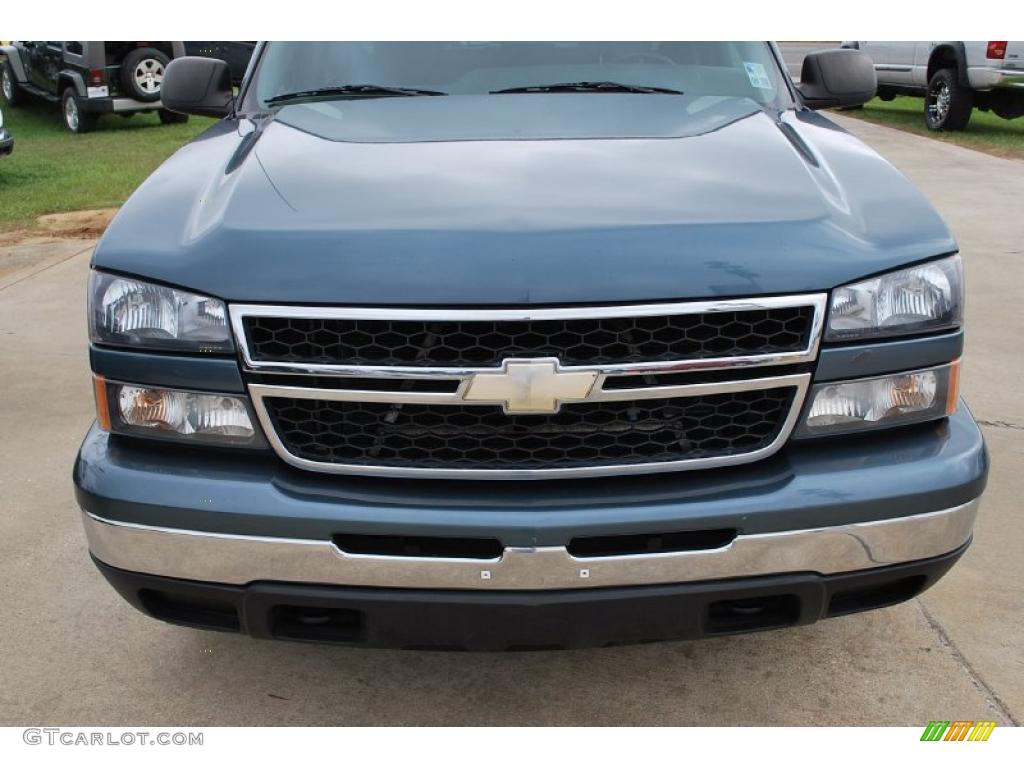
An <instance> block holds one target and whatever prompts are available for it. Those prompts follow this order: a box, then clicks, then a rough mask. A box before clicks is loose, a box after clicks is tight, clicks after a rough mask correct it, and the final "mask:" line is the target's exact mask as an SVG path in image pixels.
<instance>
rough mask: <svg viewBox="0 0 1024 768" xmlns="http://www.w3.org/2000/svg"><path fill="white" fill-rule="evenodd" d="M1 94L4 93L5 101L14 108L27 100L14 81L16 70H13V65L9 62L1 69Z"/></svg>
mask: <svg viewBox="0 0 1024 768" xmlns="http://www.w3.org/2000/svg"><path fill="white" fill-rule="evenodd" d="M0 92H3V94H4V100H5V101H6V102H7V103H8V104H10V105H11V106H12V107H16V106H18V105H19V104H21V103H22V102H23V101H24V100H25V94H24V93H23V92H22V90H21V88H19V87H18V83H17V81H16V80H15V79H14V70H13V69H11V64H10V62H7V61H5V62H4V65H3V67H2V68H0Z"/></svg>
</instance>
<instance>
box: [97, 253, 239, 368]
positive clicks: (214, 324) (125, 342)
mask: <svg viewBox="0 0 1024 768" xmlns="http://www.w3.org/2000/svg"><path fill="white" fill-rule="evenodd" d="M89 336H90V338H91V339H92V340H93V341H94V342H96V343H98V344H117V345H120V346H132V347H139V348H148V349H167V350H180V351H186V352H229V351H231V350H232V348H233V345H232V343H231V332H230V328H229V326H228V311H227V307H226V306H225V305H224V302H223V301H221V300H220V299H211V298H209V297H207V296H199V295H197V294H194V293H188V292H187V291H179V290H176V289H174V288H167V287H166V286H163V285H154V284H153V283H146V282H143V281H141V280H134V279H132V278H127V277H118V276H117V275H108V274H104V273H103V272H93V273H92V277H91V278H90V282H89Z"/></svg>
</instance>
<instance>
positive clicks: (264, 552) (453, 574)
mask: <svg viewBox="0 0 1024 768" xmlns="http://www.w3.org/2000/svg"><path fill="white" fill-rule="evenodd" d="M977 506H978V502H977V501H971V502H969V503H967V504H962V505H960V506H957V507H953V508H952V509H946V510H941V511H938V512H931V513H927V514H924V515H911V516H909V517H897V518H893V519H891V520H879V521H875V522H871V523H854V524H851V525H841V526H833V527H828V528H817V529H812V530H799V531H780V532H777V533H762V534H746V535H745V534H740V535H738V536H736V537H735V538H733V539H732V540H731V541H730V542H729V543H727V544H725V545H724V546H720V547H716V548H713V549H692V550H683V551H673V552H657V553H651V554H622V555H612V556H596V557H586V556H574V555H573V554H571V553H570V552H569V550H568V549H567V548H566V547H564V546H561V547H505V548H504V550H503V551H502V553H501V554H500V556H498V557H494V558H480V559H476V558H455V557H410V556H396V555H368V554H350V553H347V552H345V551H342V550H341V549H340V548H339V547H338V546H337V545H336V544H335V543H333V542H332V541H330V540H328V541H320V540H310V539H281V538H268V537H256V536H231V535H226V534H211V533H202V532H199V531H183V530H176V529H170V528H154V527H150V526H139V525H131V524H125V523H115V522H112V521H109V520H103V519H101V518H98V517H96V516H94V515H90V514H89V513H87V512H85V513H83V516H82V519H83V523H84V525H85V532H86V537H87V538H88V540H89V549H90V550H91V551H92V554H93V556H94V557H95V558H96V559H98V560H100V561H101V562H103V563H105V564H107V565H109V566H113V567H116V568H119V569H122V570H127V571H139V572H147V573H152V574H158V575H161V576H168V577H172V578H176V579H188V580H192V581H207V582H217V583H222V584H236V585H244V584H250V583H253V582H257V581H276V582H295V583H304V584H332V585H337V584H344V585H347V586H369V587H392V588H407V589H454V590H477V591H491V592H493V591H496V590H530V591H533V590H555V589H581V588H589V589H594V588H599V587H621V586H635V585H646V584H671V583H680V582H689V581H705V580H712V579H730V578H741V577H747V576H759V575H764V574H776V573H798V572H808V573H818V574H826V575H828V574H836V573H846V572H850V571H858V570H864V569H869V568H874V567H878V566H882V565H894V564H898V563H905V562H910V561H915V560H925V559H928V558H933V557H938V556H940V555H945V554H947V553H949V552H951V551H953V550H956V549H959V548H960V547H962V546H964V545H965V544H966V543H967V542H968V541H969V540H970V537H971V530H972V529H973V527H974V519H975V515H976V512H977Z"/></svg>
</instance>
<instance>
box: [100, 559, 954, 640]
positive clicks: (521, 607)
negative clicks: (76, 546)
mask: <svg viewBox="0 0 1024 768" xmlns="http://www.w3.org/2000/svg"><path fill="white" fill-rule="evenodd" d="M966 546H967V545H966V544H965V545H964V546H963V547H961V548H959V549H957V550H955V551H953V552H950V553H948V554H946V555H943V556H941V557H936V558H930V559H927V560H921V561H917V562H913V563H905V564H902V565H895V566H887V567H882V568H873V569H871V570H868V571H858V572H854V573H849V574H836V575H830V576H820V575H818V574H814V573H793V574H783V575H777V576H761V577H749V578H744V579H728V580H720V581H706V582H691V583H683V584H664V585H656V586H641V587H618V588H608V589H575V590H543V591H499V592H487V593H481V592H479V591H469V590H429V589H381V588H359V587H329V586H317V585H309V584H288V583H274V582H254V583H252V584H249V585H247V586H244V587H242V586H229V585H224V584H210V583H203V582H195V581H185V580H181V579H169V578H166V577H161V576H149V575H144V574H139V573H132V572H129V571H122V570H119V569H116V568H111V567H110V566H108V565H106V564H104V563H102V562H97V566H98V567H99V569H100V571H102V573H103V575H104V576H105V577H106V578H107V580H108V581H110V583H111V584H112V585H113V586H114V588H115V589H116V590H117V591H118V592H119V593H120V594H121V595H122V596H123V597H124V598H125V599H126V600H127V601H128V602H130V603H131V604H132V605H134V606H135V607H136V608H138V609H139V610H141V611H143V612H144V613H147V614H149V615H151V616H154V617H156V618H159V619H163V620H164V621H168V622H171V623H173V624H180V625H184V626H192V627H201V628H204V629H215V630H223V631H229V632H239V631H241V632H245V633H247V634H249V635H251V636H253V637H258V638H268V639H270V638H272V639H279V640H298V641H306V642H317V643H337V644H342V645H357V646H364V647H375V648H425V649H434V650H472V651H496V650H549V649H555V648H583V647H599V646H608V645H619V644H624V643H641V642H650V641H655V640H686V639H695V638H700V637H710V636H716V635H728V634H736V633H741V632H754V631H760V630H766V629H779V628H782V627H787V626H796V625H800V624H809V623H811V622H814V621H817V620H818V619H822V618H828V617H833V616H842V615H845V614H849V613H855V612H858V611H864V610H870V609H873V608H880V607H883V606H886V605H892V604H894V603H899V602H901V601H903V600H907V599H909V598H911V597H913V596H915V595H917V594H919V593H920V592H922V591H923V590H925V589H927V588H928V587H930V586H931V585H932V584H934V583H935V582H936V581H937V580H938V579H939V578H940V577H941V576H942V575H943V574H944V573H945V572H946V571H947V570H949V569H950V568H951V567H952V565H953V564H954V563H955V562H956V560H957V559H958V558H959V557H960V555H961V554H962V553H963V551H964V549H966Z"/></svg>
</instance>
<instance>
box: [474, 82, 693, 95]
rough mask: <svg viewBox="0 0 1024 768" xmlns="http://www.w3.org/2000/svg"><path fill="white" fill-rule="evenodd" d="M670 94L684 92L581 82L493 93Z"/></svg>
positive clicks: (621, 84)
mask: <svg viewBox="0 0 1024 768" xmlns="http://www.w3.org/2000/svg"><path fill="white" fill-rule="evenodd" d="M586 92H592V93H602V92H604V93H669V94H675V95H677V96H682V94H683V92H682V91H676V90H673V89H671V88H660V87H658V86H656V85H628V84H627V83H615V82H612V81H611V80H581V81H579V82H578V83H551V84H550V85H521V86H519V87H517V88H502V89H501V90H500V91H491V93H586Z"/></svg>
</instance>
